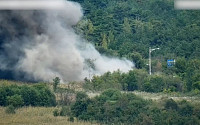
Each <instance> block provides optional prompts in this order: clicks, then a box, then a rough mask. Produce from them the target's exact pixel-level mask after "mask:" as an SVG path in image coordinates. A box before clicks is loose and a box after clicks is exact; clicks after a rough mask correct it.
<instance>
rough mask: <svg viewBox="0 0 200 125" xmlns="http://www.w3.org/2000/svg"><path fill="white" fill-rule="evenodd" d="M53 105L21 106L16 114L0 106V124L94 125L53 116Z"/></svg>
mask: <svg viewBox="0 0 200 125" xmlns="http://www.w3.org/2000/svg"><path fill="white" fill-rule="evenodd" d="M54 109H55V108H54V107H48V108H45V107H23V108H20V109H17V110H16V114H7V113H5V107H0V125H95V124H94V123H89V122H84V121H77V120H75V121H74V122H70V121H68V117H61V116H58V117H54V116H53V111H54Z"/></svg>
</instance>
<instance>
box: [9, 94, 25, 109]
mask: <svg viewBox="0 0 200 125" xmlns="http://www.w3.org/2000/svg"><path fill="white" fill-rule="evenodd" d="M7 104H8V105H12V106H14V107H20V106H22V105H23V104H24V101H23V99H22V97H21V95H13V96H7Z"/></svg>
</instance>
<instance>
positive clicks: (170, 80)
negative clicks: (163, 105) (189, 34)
mask: <svg viewBox="0 0 200 125" xmlns="http://www.w3.org/2000/svg"><path fill="white" fill-rule="evenodd" d="M195 85H196V84H195ZM196 86H198V84H197V85H196ZM84 87H85V89H88V90H93V91H94V90H95V91H102V90H105V89H108V88H115V89H119V90H123V91H134V90H139V91H146V92H156V93H157V92H167V93H170V92H184V91H186V89H187V86H184V81H183V80H182V79H181V78H180V77H178V76H177V77H173V76H172V75H151V76H150V75H148V73H147V72H146V71H145V70H141V69H139V70H131V71H129V72H128V73H121V72H120V71H115V72H113V73H111V72H107V73H105V74H104V75H102V76H94V77H93V78H92V79H91V81H90V80H86V81H85V85H84ZM195 89H196V88H195ZM196 94H198V93H196Z"/></svg>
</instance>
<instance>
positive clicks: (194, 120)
mask: <svg viewBox="0 0 200 125" xmlns="http://www.w3.org/2000/svg"><path fill="white" fill-rule="evenodd" d="M63 112H66V113H65V115H68V116H69V117H70V118H73V117H77V118H78V119H79V120H85V121H91V122H92V121H97V122H98V123H100V124H119V125H120V124H126V125H133V124H139V125H140V124H141V125H161V124H162V125H169V124H170V125H191V124H193V125H198V124H200V120H199V119H200V115H199V112H200V108H199V106H198V105H192V104H190V103H189V102H187V101H179V102H175V101H174V100H172V99H164V100H160V101H159V102H152V101H147V100H144V99H142V98H140V97H137V96H136V95H134V94H132V93H121V92H120V91H119V90H115V89H108V90H106V91H104V92H103V93H102V94H100V95H99V96H96V97H94V98H89V97H88V96H87V95H86V94H85V93H83V92H79V93H77V96H76V102H75V103H74V104H72V105H70V107H69V108H65V110H64V108H62V110H61V114H62V116H63Z"/></svg>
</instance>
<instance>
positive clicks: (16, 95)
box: [0, 84, 56, 107]
mask: <svg viewBox="0 0 200 125" xmlns="http://www.w3.org/2000/svg"><path fill="white" fill-rule="evenodd" d="M0 92H1V93H2V94H0V95H1V96H0V105H1V106H7V105H13V106H14V107H20V106H29V105H32V106H54V105H55V104H56V100H55V95H54V94H53V93H52V92H51V90H50V89H49V88H48V86H47V85H45V84H34V85H21V86H20V85H3V86H0Z"/></svg>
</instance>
